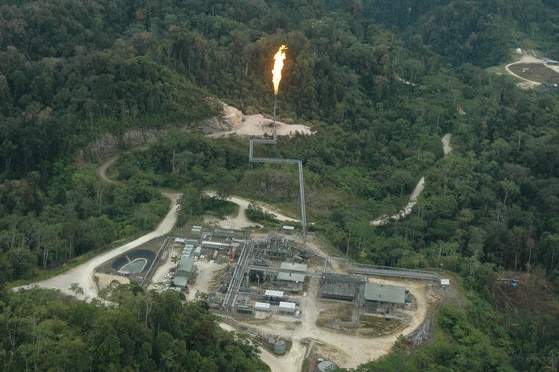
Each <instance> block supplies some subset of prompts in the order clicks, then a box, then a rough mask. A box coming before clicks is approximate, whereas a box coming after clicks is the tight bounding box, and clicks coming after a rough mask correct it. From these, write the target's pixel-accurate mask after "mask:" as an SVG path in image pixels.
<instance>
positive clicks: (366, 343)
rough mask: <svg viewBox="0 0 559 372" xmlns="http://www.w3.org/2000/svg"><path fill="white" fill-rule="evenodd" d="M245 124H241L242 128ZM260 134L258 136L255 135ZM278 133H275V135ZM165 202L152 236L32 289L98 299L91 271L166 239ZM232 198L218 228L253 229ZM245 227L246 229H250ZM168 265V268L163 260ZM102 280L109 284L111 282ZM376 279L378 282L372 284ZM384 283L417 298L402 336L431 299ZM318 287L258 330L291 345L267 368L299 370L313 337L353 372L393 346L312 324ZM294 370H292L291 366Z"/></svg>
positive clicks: (422, 290) (413, 285)
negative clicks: (297, 315) (288, 317)
mask: <svg viewBox="0 0 559 372" xmlns="http://www.w3.org/2000/svg"><path fill="white" fill-rule="evenodd" d="M246 124H247V123H246V121H245V125H246ZM248 124H250V125H252V127H251V128H252V130H253V132H252V134H253V135H254V134H257V133H255V132H254V131H255V130H261V126H260V127H259V125H258V124H256V125H255V124H254V122H250V121H249V123H248ZM243 131H245V132H250V129H248V128H247V127H243ZM290 133H293V132H292V131H287V132H285V134H284V135H289V134H290ZM258 134H260V133H258ZM278 135H280V133H278ZM115 160H116V157H114V158H111V159H109V161H108V162H106V163H105V164H104V165H103V166H101V168H100V169H99V171H98V173H99V176H100V177H101V178H103V179H105V180H106V181H107V182H112V181H111V180H110V179H108V178H107V177H106V174H105V172H106V169H107V167H108V166H109V165H110V164H112V162H114V161H115ZM164 195H165V196H166V197H167V198H169V200H170V201H171V206H170V209H169V212H168V213H167V215H166V216H165V218H164V219H163V220H162V222H161V223H160V225H159V226H158V228H157V229H156V230H154V231H153V232H151V233H149V234H146V235H144V236H142V237H140V238H138V239H136V240H134V241H132V242H130V243H127V244H125V245H123V246H120V247H117V248H115V249H112V250H111V251H109V252H106V253H103V254H101V255H99V256H97V257H95V258H93V259H91V260H89V261H88V262H86V263H84V264H82V265H80V266H78V267H75V268H73V269H71V270H69V271H68V272H66V273H64V274H61V275H58V276H56V277H53V278H51V279H48V280H45V281H41V282H37V283H34V284H33V285H36V286H40V287H44V288H54V289H59V290H60V291H62V292H63V293H66V294H70V295H76V296H77V297H78V298H81V299H84V300H91V299H94V298H97V296H98V289H97V286H96V283H95V280H94V272H95V269H96V268H97V267H98V266H100V265H101V264H103V263H104V262H106V261H108V260H110V259H112V258H115V257H117V256H119V255H121V254H123V253H124V252H126V251H128V250H131V249H133V248H135V247H138V246H140V245H142V244H144V243H146V242H148V241H150V240H152V239H154V238H157V237H159V236H162V235H165V234H167V233H169V232H170V231H171V229H172V228H173V226H174V224H175V222H176V210H177V204H176V202H177V199H178V198H179V196H180V195H179V194H175V193H166V194H164ZM231 200H232V201H233V202H235V203H238V204H239V205H240V206H241V212H240V213H239V215H238V216H236V217H232V218H228V219H227V220H224V221H220V222H219V224H220V225H221V226H222V227H227V228H242V227H246V226H247V223H249V224H251V225H253V224H252V223H250V221H248V220H247V219H246V215H245V214H244V213H243V211H244V208H246V207H247V206H248V203H249V201H248V200H245V199H242V198H239V197H233V198H231ZM272 213H274V214H275V215H276V217H277V218H278V219H283V220H286V221H295V219H292V218H290V217H287V216H283V215H282V214H280V213H278V212H277V211H272ZM249 226H250V225H249ZM313 249H315V250H319V249H320V247H319V246H315V247H313ZM167 265H171V263H170V262H168V264H167ZM168 268H169V267H168V266H164V267H162V268H161V269H160V270H158V272H157V273H156V274H155V276H154V277H155V278H160V277H162V275H164V273H165V272H166V271H168ZM219 268H220V267H219V265H217V264H216V263H209V262H208V263H202V262H200V263H199V270H200V271H201V273H200V274H201V275H200V277H199V281H198V284H197V286H195V287H193V288H192V291H191V296H193V295H194V293H195V292H196V290H200V291H205V292H206V293H207V291H208V286H209V282H210V280H211V278H212V277H213V275H214V274H215V273H216V271H217V270H219ZM107 280H109V281H110V278H108V279H107ZM375 281H377V280H375ZM383 282H384V283H387V284H394V285H405V286H406V288H407V289H408V290H409V291H410V292H411V293H412V294H413V296H414V297H415V298H416V301H417V303H416V310H415V311H414V312H413V313H410V315H411V321H410V322H409V323H408V324H407V327H406V328H405V329H404V330H402V331H401V332H398V334H399V333H403V334H407V333H409V332H411V331H413V330H414V329H415V328H417V327H418V326H419V325H420V324H421V323H422V322H423V320H424V319H425V316H426V313H427V309H428V306H429V302H430V301H431V300H432V299H431V297H430V296H429V295H428V293H427V289H426V284H425V283H423V282H421V283H418V282H412V281H407V282H405V284H403V283H402V282H401V281H389V280H385V281H383ZM73 283H76V284H77V285H78V286H79V287H80V288H81V289H82V290H83V294H77V293H74V292H72V291H71V290H70V287H71V286H72V284H73ZM317 290H318V289H317V287H316V286H314V287H313V286H311V290H310V293H308V294H307V295H306V296H304V297H303V298H302V301H301V304H302V308H303V309H304V315H303V317H302V321H301V324H300V325H297V326H293V325H289V324H286V323H281V322H274V323H270V324H268V325H267V326H260V327H258V328H260V329H261V330H262V331H263V332H266V333H267V332H270V331H273V332H274V333H276V334H277V335H282V336H284V337H286V338H289V339H291V340H292V341H293V344H292V347H291V350H290V352H289V353H287V355H284V356H281V357H277V356H274V355H272V354H270V353H268V352H265V351H263V353H262V358H263V360H265V361H266V362H267V363H268V364H269V365H270V367H271V368H272V371H273V372H283V371H286V372H291V371H294V370H295V369H294V368H299V367H298V366H301V365H302V362H303V359H304V357H305V354H306V345H304V344H303V343H302V341H303V340H305V339H308V338H310V339H313V340H316V341H317V342H319V343H320V344H321V345H322V346H321V350H323V353H324V354H325V356H327V357H329V358H330V359H331V360H332V361H334V362H336V363H337V364H338V365H339V366H342V367H345V368H354V367H357V366H358V365H360V364H363V363H366V362H368V361H370V360H374V359H376V358H378V357H380V356H382V355H385V354H387V353H388V352H389V351H390V348H391V347H392V345H393V344H394V341H395V340H396V337H397V334H394V335H390V336H383V337H378V338H370V337H354V336H348V335H344V334H339V333H336V332H332V331H329V330H326V329H323V328H320V327H317V326H316V320H317V318H318V316H319V315H320V312H321V305H320V303H319V302H317V301H315V299H316V298H317ZM296 366H297V367H296Z"/></svg>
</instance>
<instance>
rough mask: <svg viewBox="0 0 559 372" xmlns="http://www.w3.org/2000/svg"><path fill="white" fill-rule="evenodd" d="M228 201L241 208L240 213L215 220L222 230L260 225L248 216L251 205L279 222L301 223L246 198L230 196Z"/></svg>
mask: <svg viewBox="0 0 559 372" xmlns="http://www.w3.org/2000/svg"><path fill="white" fill-rule="evenodd" d="M206 194H207V195H210V196H215V192H213V191H209V192H207V193H206ZM227 200H229V201H231V202H233V203H235V204H237V205H238V206H239V213H238V214H237V215H236V216H228V217H227V218H226V219H224V220H215V221H214V223H216V224H218V225H219V226H220V227H221V228H224V229H233V230H241V229H244V228H246V227H251V226H255V225H258V224H257V223H254V222H252V221H250V220H249V219H248V217H247V216H246V210H247V209H248V206H249V204H254V205H256V206H257V207H260V208H262V210H263V211H264V212H266V213H271V214H273V215H274V218H275V219H276V220H278V221H282V222H299V220H298V219H296V218H291V217H288V216H286V215H284V214H282V213H281V212H279V211H278V210H276V209H274V208H273V207H271V206H269V205H267V204H265V203H262V202H258V201H254V200H248V199H245V198H241V197H240V196H230V197H228V198H227Z"/></svg>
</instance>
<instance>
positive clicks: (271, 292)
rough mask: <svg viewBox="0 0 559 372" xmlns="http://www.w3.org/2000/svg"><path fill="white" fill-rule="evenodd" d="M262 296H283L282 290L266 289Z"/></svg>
mask: <svg viewBox="0 0 559 372" xmlns="http://www.w3.org/2000/svg"><path fill="white" fill-rule="evenodd" d="M264 296H273V297H283V291H274V290H272V289H267V290H266V292H264Z"/></svg>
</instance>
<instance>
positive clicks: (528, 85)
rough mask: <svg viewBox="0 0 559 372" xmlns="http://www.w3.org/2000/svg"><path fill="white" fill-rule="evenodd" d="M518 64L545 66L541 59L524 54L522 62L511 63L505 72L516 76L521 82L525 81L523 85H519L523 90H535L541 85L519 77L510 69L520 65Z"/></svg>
mask: <svg viewBox="0 0 559 372" xmlns="http://www.w3.org/2000/svg"><path fill="white" fill-rule="evenodd" d="M518 63H541V64H543V61H542V60H541V59H539V58H536V57H533V56H531V55H529V54H523V55H522V58H521V59H520V60H518V61H515V62H512V63H509V64H508V65H506V66H505V70H506V71H507V73H509V74H510V75H512V76H515V77H517V78H519V79H520V80H523V82H522V83H518V86H520V87H521V88H523V89H529V88H533V87H537V86H538V85H541V83H538V82H537V81H532V80H528V79H525V78H523V77H522V76H519V75H517V74H515V73H514V72H513V71H512V70H511V69H510V66H512V65H515V64H518Z"/></svg>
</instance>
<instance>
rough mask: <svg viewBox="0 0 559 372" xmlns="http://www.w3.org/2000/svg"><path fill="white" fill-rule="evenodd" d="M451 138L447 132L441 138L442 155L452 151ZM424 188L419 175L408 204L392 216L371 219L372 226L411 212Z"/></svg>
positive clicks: (422, 178)
mask: <svg viewBox="0 0 559 372" xmlns="http://www.w3.org/2000/svg"><path fill="white" fill-rule="evenodd" d="M451 138H452V134H451V133H447V134H445V135H444V136H443V138H442V139H441V142H442V143H443V152H444V156H448V155H449V154H450V153H451V152H452V146H450V139H451ZM424 188H425V177H421V178H420V180H419V182H418V183H417V185H416V186H415V189H413V192H412V193H411V195H410V198H409V201H408V204H406V206H405V207H404V208H403V209H402V210H400V211H399V212H398V213H396V214H393V215H392V216H386V215H384V216H380V217H379V218H377V219H376V220H374V221H371V225H372V226H384V225H386V224H389V223H390V222H392V221H398V220H399V219H401V218H404V217H406V216H407V215H409V214H410V213H411V211H412V209H413V207H414V206H415V205H416V204H417V198H418V197H419V195H421V193H422V192H423V189H424Z"/></svg>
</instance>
